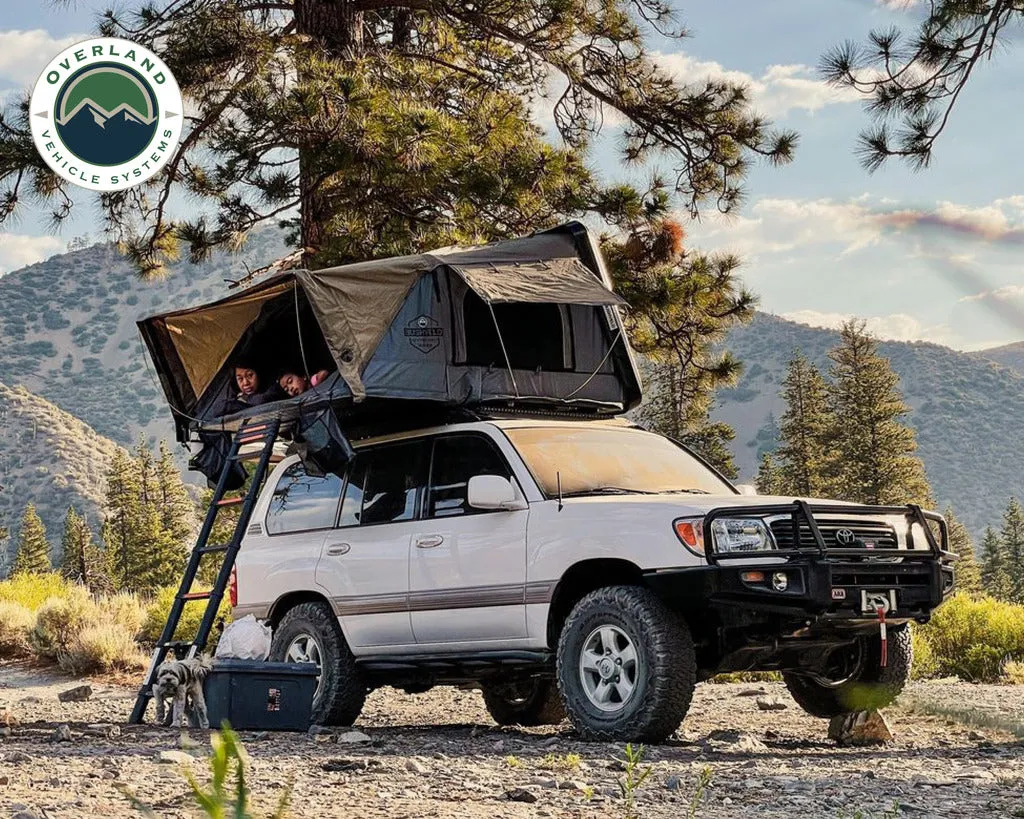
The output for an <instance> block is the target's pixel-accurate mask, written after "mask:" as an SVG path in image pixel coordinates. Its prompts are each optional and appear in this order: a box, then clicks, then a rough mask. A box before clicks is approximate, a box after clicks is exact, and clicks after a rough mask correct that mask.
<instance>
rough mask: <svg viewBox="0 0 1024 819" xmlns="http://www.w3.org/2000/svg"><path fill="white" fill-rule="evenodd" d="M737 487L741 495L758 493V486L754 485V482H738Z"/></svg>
mask: <svg viewBox="0 0 1024 819" xmlns="http://www.w3.org/2000/svg"><path fill="white" fill-rule="evenodd" d="M736 489H737V490H738V491H739V493H740V494H741V495H756V494H757V487H756V486H754V485H753V484H752V483H738V484H736Z"/></svg>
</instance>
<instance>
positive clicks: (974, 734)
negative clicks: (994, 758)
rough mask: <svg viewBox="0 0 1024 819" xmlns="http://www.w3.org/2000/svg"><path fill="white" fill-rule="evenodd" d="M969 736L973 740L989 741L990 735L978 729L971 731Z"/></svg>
mask: <svg viewBox="0 0 1024 819" xmlns="http://www.w3.org/2000/svg"><path fill="white" fill-rule="evenodd" d="M967 738H968V739H969V740H970V741H971V742H988V737H987V736H985V735H984V734H982V733H979V732H978V731H971V732H970V733H968V734H967Z"/></svg>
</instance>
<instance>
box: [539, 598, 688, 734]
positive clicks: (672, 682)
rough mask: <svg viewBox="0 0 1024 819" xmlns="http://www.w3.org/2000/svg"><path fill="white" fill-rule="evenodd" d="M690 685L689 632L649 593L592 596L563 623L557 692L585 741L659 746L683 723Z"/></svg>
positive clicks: (681, 622) (677, 618)
mask: <svg viewBox="0 0 1024 819" xmlns="http://www.w3.org/2000/svg"><path fill="white" fill-rule="evenodd" d="M696 683H697V662H696V657H695V654H694V648H693V640H692V638H691V637H690V631H689V629H688V628H687V626H686V623H685V622H684V621H683V619H682V618H681V617H680V616H679V615H678V614H676V613H675V612H673V611H672V610H671V609H669V608H668V607H667V606H666V605H665V604H664V603H662V602H661V600H660V599H658V597H657V595H655V594H654V592H652V591H650V589H646V588H642V587H639V586H608V587H606V588H602V589H598V590H597V591H594V592H591V593H590V594H588V595H587V596H586V597H584V598H583V599H582V600H580V601H579V602H578V603H577V604H576V606H575V607H574V608H573V610H572V612H571V613H570V614H569V617H568V619H567V620H566V621H565V625H564V626H563V628H562V634H561V638H560V640H559V642H558V687H559V689H560V690H561V692H562V699H563V701H564V703H565V709H566V712H567V713H568V715H569V719H570V720H571V721H572V724H573V726H574V727H575V728H576V730H577V731H579V733H580V734H581V735H582V737H583V738H584V739H586V740H594V741H609V740H610V741H629V742H661V741H662V740H664V739H666V738H667V737H669V736H671V735H672V733H673V732H674V731H675V730H676V729H677V728H678V727H679V725H680V723H681V722H682V721H683V717H685V716H686V712H687V710H689V707H690V700H691V699H692V697H693V690H694V688H695V686H696Z"/></svg>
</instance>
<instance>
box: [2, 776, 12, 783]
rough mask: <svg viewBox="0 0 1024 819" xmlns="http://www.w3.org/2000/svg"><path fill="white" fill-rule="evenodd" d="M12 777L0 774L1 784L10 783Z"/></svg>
mask: <svg viewBox="0 0 1024 819" xmlns="http://www.w3.org/2000/svg"><path fill="white" fill-rule="evenodd" d="M10 784H11V778H10V777H9V776H0V785H10Z"/></svg>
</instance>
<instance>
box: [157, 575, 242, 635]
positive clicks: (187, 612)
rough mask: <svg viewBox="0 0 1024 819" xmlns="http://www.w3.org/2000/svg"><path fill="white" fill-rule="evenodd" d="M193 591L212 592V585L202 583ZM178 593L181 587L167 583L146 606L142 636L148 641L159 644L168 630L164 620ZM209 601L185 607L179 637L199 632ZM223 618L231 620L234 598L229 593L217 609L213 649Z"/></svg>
mask: <svg viewBox="0 0 1024 819" xmlns="http://www.w3.org/2000/svg"><path fill="white" fill-rule="evenodd" d="M192 590H193V591H209V587H208V586H201V585H199V584H198V583H197V584H195V585H194V586H193V587H192ZM177 593H178V587H177V586H164V587H163V588H162V589H160V590H159V591H158V592H157V593H156V596H155V597H154V598H153V599H152V600H151V601H150V602H149V605H148V606H146V622H145V623H144V624H143V626H142V637H143V639H145V640H146V641H147V642H150V643H156V642H157V640H159V639H160V635H161V633H162V632H163V630H164V623H166V622H167V616H168V615H169V614H170V613H171V606H172V605H173V604H174V597H175V595H176V594H177ZM206 602H207V601H206V600H193V601H190V602H188V603H186V604H185V609H184V611H183V612H182V614H181V619H180V620H179V621H178V628H177V629H176V630H175V632H174V639H175V640H192V639H194V638H195V636H196V633H197V632H198V631H199V624H200V623H201V622H202V620H203V614H204V613H205V612H206ZM221 618H223V620H224V622H225V623H229V622H231V601H229V600H228V598H227V595H225V596H224V600H222V601H221V604H220V608H219V609H218V610H217V617H216V618H215V619H214V621H213V622H214V628H213V630H212V631H211V632H210V639H209V642H208V643H207V649H208V650H209V651H211V652H212V651H213V649H214V648H216V646H217V639H218V637H219V633H218V631H217V628H216V624H217V620H219V619H221Z"/></svg>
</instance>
